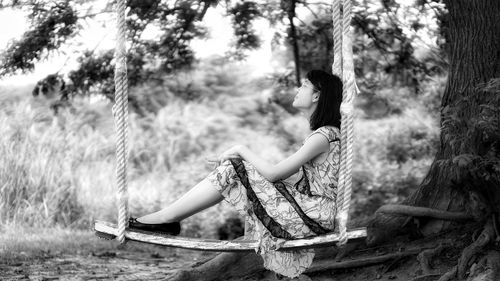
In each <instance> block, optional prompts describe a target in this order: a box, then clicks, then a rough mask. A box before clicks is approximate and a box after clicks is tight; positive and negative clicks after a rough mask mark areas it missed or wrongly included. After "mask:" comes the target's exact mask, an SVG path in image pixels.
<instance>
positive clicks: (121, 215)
mask: <svg viewBox="0 0 500 281" xmlns="http://www.w3.org/2000/svg"><path fill="white" fill-rule="evenodd" d="M115 5H116V6H115V9H116V16H117V19H116V27H117V34H116V48H115V77H114V78H115V103H114V104H113V107H112V111H113V116H114V121H115V128H116V133H117V136H116V138H117V142H116V162H117V163H116V184H117V188H118V194H117V195H118V196H117V201H118V236H117V240H118V241H120V243H125V228H126V227H127V226H128V225H127V224H128V191H127V161H128V144H127V140H128V132H127V131H128V92H127V91H128V88H127V57H126V49H125V28H126V26H125V0H117V2H116V4H115Z"/></svg>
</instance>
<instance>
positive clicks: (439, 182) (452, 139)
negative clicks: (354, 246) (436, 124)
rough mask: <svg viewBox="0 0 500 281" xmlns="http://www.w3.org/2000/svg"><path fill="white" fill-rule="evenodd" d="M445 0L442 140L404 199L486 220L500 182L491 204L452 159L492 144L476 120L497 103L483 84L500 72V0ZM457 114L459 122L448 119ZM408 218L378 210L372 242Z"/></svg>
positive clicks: (428, 224)
mask: <svg viewBox="0 0 500 281" xmlns="http://www.w3.org/2000/svg"><path fill="white" fill-rule="evenodd" d="M444 2H445V4H446V6H447V8H448V15H447V20H448V22H447V30H446V34H447V36H446V40H447V45H446V51H447V53H448V55H449V58H450V69H449V76H448V82H447V85H446V88H445V91H444V94H443V97H442V100H441V120H440V125H441V135H440V145H439V148H438V151H437V153H436V156H435V159H434V161H433V163H432V164H431V167H430V169H429V171H428V173H427V175H426V177H425V178H424V180H423V181H422V183H421V184H420V186H419V188H418V189H417V190H416V191H414V192H413V193H412V194H411V195H410V196H409V197H408V198H407V199H406V200H404V201H403V204H406V205H413V206H422V207H430V208H435V209H440V210H447V211H464V210H467V211H469V212H473V213H474V214H475V215H474V217H475V218H476V219H477V220H485V219H486V213H488V212H490V211H500V210H499V209H498V208H499V206H500V204H499V203H500V189H499V188H498V187H499V186H500V183H499V182H493V183H490V185H491V186H490V188H491V187H492V186H496V188H493V194H492V195H493V198H494V199H493V200H490V201H489V203H486V202H487V201H488V200H485V199H487V198H484V197H485V196H483V197H481V196H480V195H481V193H483V195H484V192H482V189H484V188H485V187H484V186H481V184H483V183H479V182H471V181H470V179H467V178H466V175H467V170H468V168H467V167H465V168H464V169H462V168H461V167H459V166H457V165H454V164H453V162H452V160H453V159H454V158H455V157H456V156H458V155H460V154H472V155H479V156H481V155H484V153H485V151H486V150H487V149H488V148H487V147H486V146H487V145H486V144H485V142H484V141H483V137H482V135H481V132H480V131H479V130H471V129H472V128H470V125H471V124H470V120H473V119H474V118H478V117H480V116H481V114H482V112H481V105H485V104H490V105H491V104H492V103H493V102H494V99H492V97H491V95H487V94H485V93H484V92H482V91H481V90H480V87H481V84H483V83H487V82H489V81H491V80H492V79H494V78H498V77H499V74H500V73H499V72H500V1H498V0H445V1H444ZM494 106H499V105H498V104H494ZM453 116H456V117H455V118H456V119H457V120H458V121H457V122H447V120H450V117H453ZM497 157H498V154H497ZM471 194H472V195H471ZM474 194H476V195H477V196H475V197H474ZM478 194H479V195H478ZM471 198H472V199H474V198H476V199H477V198H479V199H480V200H478V201H480V202H479V203H474V202H472V201H473V200H471ZM490 199H491V198H490ZM495 203H496V204H495ZM485 205H486V206H485ZM407 222H408V218H407V217H404V216H394V215H388V214H377V216H376V217H375V218H374V219H373V220H372V221H371V222H370V224H369V228H368V236H369V237H368V239H367V243H369V244H377V243H380V242H382V241H383V240H384V239H383V238H384V237H391V233H396V234H397V233H401V232H405V231H410V229H414V228H406V230H402V229H401V226H402V225H405V224H406V223H407ZM419 223H420V225H419V230H420V231H421V233H423V234H428V233H435V232H439V231H441V230H443V229H446V228H448V227H449V226H450V224H452V223H454V222H451V221H445V220H435V219H431V220H427V221H420V222H419Z"/></svg>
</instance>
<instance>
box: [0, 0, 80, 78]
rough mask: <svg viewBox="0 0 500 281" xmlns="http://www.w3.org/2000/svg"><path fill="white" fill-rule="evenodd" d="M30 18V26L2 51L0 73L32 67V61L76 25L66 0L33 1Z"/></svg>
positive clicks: (63, 37)
mask: <svg viewBox="0 0 500 281" xmlns="http://www.w3.org/2000/svg"><path fill="white" fill-rule="evenodd" d="M30 18H31V20H32V21H34V22H35V24H33V25H32V29H31V30H29V31H27V32H26V33H25V34H24V35H23V37H22V38H21V39H20V40H18V41H16V42H14V43H13V44H11V45H10V46H9V48H7V50H6V51H5V52H4V53H3V55H2V63H3V65H2V67H1V68H0V76H3V75H6V74H7V73H10V72H15V71H17V70H21V71H22V72H26V71H29V70H32V69H33V68H34V67H35V62H36V61H38V60H40V59H41V58H42V57H43V55H44V54H46V53H47V52H50V51H53V50H56V49H57V48H59V47H60V46H61V45H62V44H63V43H64V42H65V41H66V40H67V39H69V38H71V37H72V36H73V35H74V34H75V31H76V29H77V20H78V17H77V15H76V12H75V11H74V9H73V7H72V6H71V5H70V2H69V1H60V2H50V3H42V1H33V3H32V14H31V15H30Z"/></svg>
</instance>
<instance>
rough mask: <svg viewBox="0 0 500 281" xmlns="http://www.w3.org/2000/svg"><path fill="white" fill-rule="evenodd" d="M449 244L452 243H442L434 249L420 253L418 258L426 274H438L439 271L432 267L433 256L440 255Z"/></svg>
mask: <svg viewBox="0 0 500 281" xmlns="http://www.w3.org/2000/svg"><path fill="white" fill-rule="evenodd" d="M449 246H450V245H448V244H444V243H441V244H439V246H438V247H436V248H434V249H428V250H424V251H422V252H421V253H420V254H418V256H417V260H418V262H419V263H420V267H421V268H422V271H423V273H424V274H425V275H433V274H437V272H435V271H434V270H433V269H432V267H431V260H432V257H434V256H437V255H439V254H440V253H441V252H442V251H443V250H444V249H445V248H446V247H449Z"/></svg>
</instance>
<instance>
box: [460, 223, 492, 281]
mask: <svg viewBox="0 0 500 281" xmlns="http://www.w3.org/2000/svg"><path fill="white" fill-rule="evenodd" d="M494 235H495V230H494V229H493V224H492V223H491V221H489V222H488V223H487V224H486V225H485V227H484V230H483V232H481V234H480V235H479V237H478V238H477V240H475V241H474V242H473V243H472V244H470V245H469V246H467V247H466V248H465V249H464V250H463V252H462V255H461V256H460V258H459V259H458V264H457V277H458V278H460V279H463V278H464V277H465V273H466V272H467V270H468V269H469V266H470V265H471V263H472V259H473V258H474V256H475V255H477V254H478V253H479V252H480V251H481V250H482V249H483V248H484V246H486V245H487V244H488V243H489V242H490V241H492V240H493V238H494Z"/></svg>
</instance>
